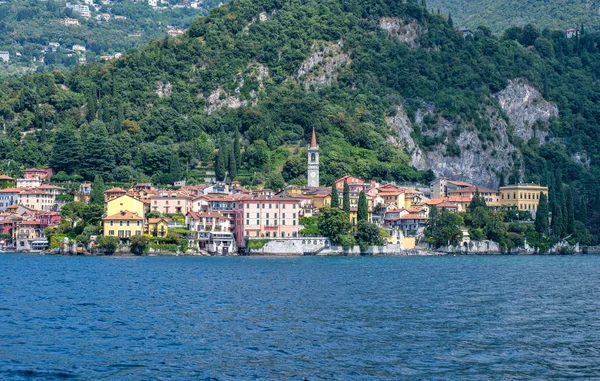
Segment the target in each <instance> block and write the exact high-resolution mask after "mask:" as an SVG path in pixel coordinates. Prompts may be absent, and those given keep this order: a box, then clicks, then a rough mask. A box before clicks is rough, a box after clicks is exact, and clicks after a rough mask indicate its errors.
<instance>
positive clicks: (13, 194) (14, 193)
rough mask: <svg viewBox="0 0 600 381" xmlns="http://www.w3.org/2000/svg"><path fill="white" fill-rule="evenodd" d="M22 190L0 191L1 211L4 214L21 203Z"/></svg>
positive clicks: (7, 189)
mask: <svg viewBox="0 0 600 381" xmlns="http://www.w3.org/2000/svg"><path fill="white" fill-rule="evenodd" d="M22 190H23V189H21V188H6V189H0V211H2V212H4V211H5V210H6V208H8V207H9V206H11V205H16V204H18V203H19V195H20V194H21V191H22Z"/></svg>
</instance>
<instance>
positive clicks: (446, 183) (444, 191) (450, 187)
mask: <svg viewBox="0 0 600 381" xmlns="http://www.w3.org/2000/svg"><path fill="white" fill-rule="evenodd" d="M430 185H431V198H442V197H448V196H449V195H450V192H453V191H457V190H459V189H461V188H467V187H472V186H473V185H471V184H469V183H465V182H464V181H455V180H449V179H447V178H443V177H442V178H438V179H435V180H433V181H432V182H431V184H430Z"/></svg>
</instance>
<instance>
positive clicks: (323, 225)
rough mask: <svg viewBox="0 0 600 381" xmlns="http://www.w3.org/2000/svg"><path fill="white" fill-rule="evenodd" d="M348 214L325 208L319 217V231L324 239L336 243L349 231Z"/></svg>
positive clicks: (339, 210)
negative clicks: (326, 238)
mask: <svg viewBox="0 0 600 381" xmlns="http://www.w3.org/2000/svg"><path fill="white" fill-rule="evenodd" d="M350 227H351V225H350V220H349V218H348V214H347V213H346V212H344V211H343V210H341V209H334V208H326V209H324V210H323V211H322V212H321V215H320V216H319V230H320V231H321V233H323V235H324V236H325V237H328V238H330V239H331V240H332V241H334V242H338V240H339V239H340V236H342V235H344V234H348V231H349V230H350Z"/></svg>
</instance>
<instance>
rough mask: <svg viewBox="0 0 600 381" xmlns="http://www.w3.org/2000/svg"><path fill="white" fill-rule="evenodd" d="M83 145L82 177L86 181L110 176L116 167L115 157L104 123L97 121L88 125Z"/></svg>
mask: <svg viewBox="0 0 600 381" xmlns="http://www.w3.org/2000/svg"><path fill="white" fill-rule="evenodd" d="M83 145H84V147H85V149H84V150H83V154H82V156H81V164H80V168H81V175H82V176H84V177H85V178H86V179H93V178H94V176H96V175H103V176H108V175H109V174H110V171H111V170H112V169H113V168H114V167H115V157H114V150H113V147H112V145H111V144H110V142H109V138H108V131H107V130H106V126H105V125H104V123H102V122H101V121H98V120H95V121H93V122H92V123H90V124H89V125H88V132H87V134H86V137H85V140H84V144H83Z"/></svg>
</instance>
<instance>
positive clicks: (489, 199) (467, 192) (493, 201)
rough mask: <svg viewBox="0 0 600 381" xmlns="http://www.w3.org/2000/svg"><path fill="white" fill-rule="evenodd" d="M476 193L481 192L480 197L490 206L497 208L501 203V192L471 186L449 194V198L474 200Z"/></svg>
mask: <svg viewBox="0 0 600 381" xmlns="http://www.w3.org/2000/svg"><path fill="white" fill-rule="evenodd" d="M476 192H479V197H482V198H483V199H484V200H485V203H486V204H487V205H488V206H496V205H498V204H499V203H500V192H499V191H497V190H493V189H490V188H486V187H478V186H470V187H466V188H460V189H457V190H454V191H452V192H449V193H450V194H449V196H451V197H452V196H454V197H456V196H458V197H462V198H469V199H472V198H473V197H474V196H475V193H476Z"/></svg>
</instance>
